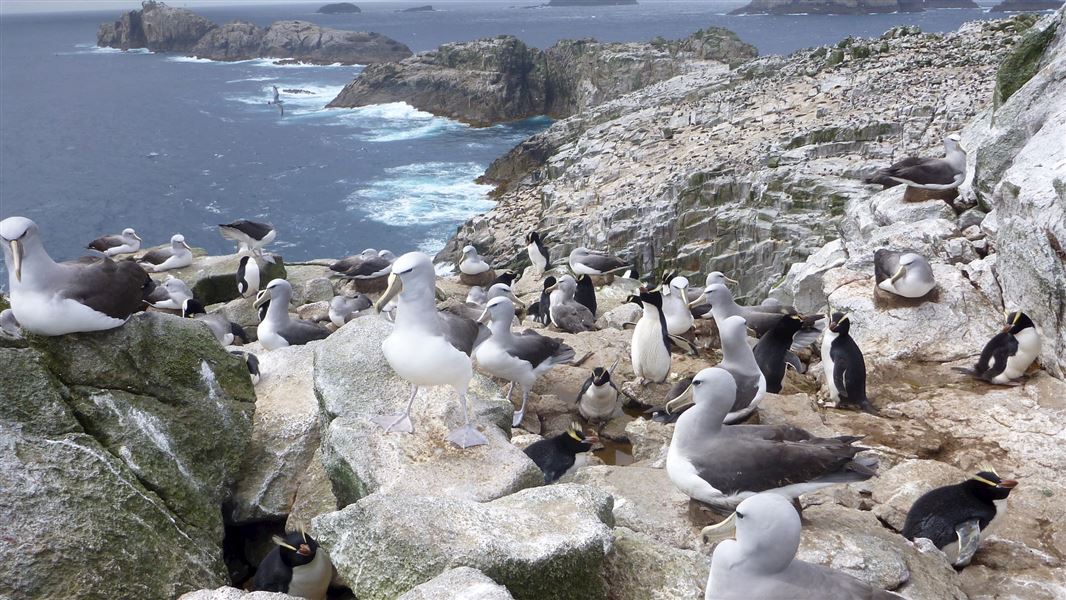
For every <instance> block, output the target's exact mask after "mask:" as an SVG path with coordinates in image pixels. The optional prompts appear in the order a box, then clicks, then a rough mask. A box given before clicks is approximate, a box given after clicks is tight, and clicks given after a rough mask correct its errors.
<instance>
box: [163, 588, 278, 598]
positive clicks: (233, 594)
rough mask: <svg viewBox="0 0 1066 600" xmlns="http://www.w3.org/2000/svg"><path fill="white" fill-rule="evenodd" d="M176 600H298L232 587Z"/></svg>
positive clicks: (191, 593)
mask: <svg viewBox="0 0 1066 600" xmlns="http://www.w3.org/2000/svg"><path fill="white" fill-rule="evenodd" d="M178 600H298V599H297V598H296V597H295V596H290V595H288V594H282V593H281V592H246V591H244V590H239V589H237V588H234V587H220V588H218V589H217V590H197V591H195V592H189V593H187V594H182V595H181V597H179V598H178Z"/></svg>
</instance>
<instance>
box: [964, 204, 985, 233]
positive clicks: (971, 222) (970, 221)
mask: <svg viewBox="0 0 1066 600" xmlns="http://www.w3.org/2000/svg"><path fill="white" fill-rule="evenodd" d="M986 216H988V213H986V212H985V211H983V210H981V209H979V208H971V209H969V210H967V211H965V212H963V213H962V214H961V215H959V229H962V230H966V229H968V228H970V227H973V226H977V227H980V226H981V221H984V220H985V217H986Z"/></svg>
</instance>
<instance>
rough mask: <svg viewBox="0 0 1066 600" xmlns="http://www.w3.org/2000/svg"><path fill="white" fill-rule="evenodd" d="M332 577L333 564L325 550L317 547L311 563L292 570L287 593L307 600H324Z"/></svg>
mask: <svg viewBox="0 0 1066 600" xmlns="http://www.w3.org/2000/svg"><path fill="white" fill-rule="evenodd" d="M332 577H333V563H332V561H330V559H329V554H327V553H326V551H325V549H324V548H322V547H321V546H319V548H318V551H317V552H315V558H314V559H313V560H311V562H309V563H308V564H306V565H300V566H298V567H294V568H293V570H292V580H291V581H290V582H289V591H288V592H287V593H288V594H289V595H290V596H296V597H298V598H307V600H325V598H326V591H327V590H328V589H329V581H330V579H331V578H332Z"/></svg>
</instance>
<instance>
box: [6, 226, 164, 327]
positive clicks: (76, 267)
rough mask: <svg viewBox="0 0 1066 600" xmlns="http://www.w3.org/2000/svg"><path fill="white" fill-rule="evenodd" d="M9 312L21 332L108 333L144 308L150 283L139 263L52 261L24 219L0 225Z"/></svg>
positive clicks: (33, 229) (151, 288) (36, 234)
mask: <svg viewBox="0 0 1066 600" xmlns="http://www.w3.org/2000/svg"><path fill="white" fill-rule="evenodd" d="M0 241H2V242H3V247H4V262H5V263H6V264H7V273H8V286H9V288H10V290H11V310H12V312H13V313H14V315H15V318H16V319H17V320H18V322H19V323H20V324H21V325H22V328H23V329H24V330H25V331H29V332H31V333H36V334H38V335H63V334H66V333H77V332H81V331H101V330H104V329H112V328H115V327H118V326H119V325H122V324H123V323H125V322H126V319H128V318H129V316H130V315H131V314H133V313H135V312H137V311H138V310H141V308H143V306H144V302H145V298H146V297H147V296H148V294H149V293H151V291H152V290H153V289H154V288H155V283H154V282H152V280H151V279H150V278H149V277H148V274H147V273H145V271H144V269H142V268H141V267H140V266H139V265H137V264H136V263H134V262H130V261H122V262H115V261H113V260H111V259H110V258H107V257H102V258H88V259H82V260H78V261H74V262H63V263H57V262H55V261H53V260H52V258H51V257H50V256H48V252H47V251H46V250H45V249H44V244H42V243H41V234H40V230H39V229H38V228H37V224H36V223H34V222H33V221H31V220H30V219H27V218H25V217H8V218H6V219H4V220H3V221H0Z"/></svg>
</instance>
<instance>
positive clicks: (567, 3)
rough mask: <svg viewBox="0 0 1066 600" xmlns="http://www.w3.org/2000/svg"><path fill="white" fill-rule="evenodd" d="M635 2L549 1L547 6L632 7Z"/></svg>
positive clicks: (602, 0)
mask: <svg viewBox="0 0 1066 600" xmlns="http://www.w3.org/2000/svg"><path fill="white" fill-rule="evenodd" d="M636 3H637V0H550V1H549V2H548V6H632V5H635V4H636Z"/></svg>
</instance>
